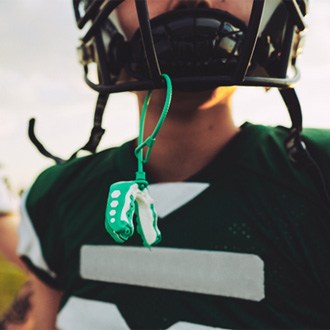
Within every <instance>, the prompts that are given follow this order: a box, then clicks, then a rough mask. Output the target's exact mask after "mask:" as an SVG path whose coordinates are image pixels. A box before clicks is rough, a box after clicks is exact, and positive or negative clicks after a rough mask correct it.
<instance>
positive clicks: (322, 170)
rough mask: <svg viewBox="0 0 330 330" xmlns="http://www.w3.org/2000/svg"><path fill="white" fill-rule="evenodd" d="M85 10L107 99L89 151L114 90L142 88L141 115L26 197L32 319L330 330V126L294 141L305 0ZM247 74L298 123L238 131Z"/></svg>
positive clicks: (114, 325)
mask: <svg viewBox="0 0 330 330" xmlns="http://www.w3.org/2000/svg"><path fill="white" fill-rule="evenodd" d="M74 8H75V14H76V18H77V23H78V26H79V27H80V28H85V29H86V34H85V35H84V36H83V38H82V40H81V46H80V56H81V62H82V64H83V65H84V69H85V80H86V82H87V83H88V84H89V86H91V87H92V88H94V89H95V90H97V91H98V92H99V98H98V103H97V108H96V115H95V127H94V128H93V131H92V135H91V139H90V140H89V142H88V143H87V145H86V146H85V147H84V149H87V150H90V151H95V148H96V145H97V142H98V140H99V138H100V136H101V135H102V132H103V129H102V127H101V117H102V113H103V109H104V104H105V103H106V101H107V98H108V95H109V93H114V92H120V91H135V93H136V95H137V97H138V100H139V104H140V108H141V126H140V134H139V138H138V139H137V140H134V141H130V142H127V143H125V144H124V145H123V146H121V147H118V148H112V149H109V150H104V151H102V152H99V153H94V154H93V155H91V156H87V157H83V158H77V157H73V158H72V159H70V160H69V161H66V162H61V161H60V160H59V159H57V160H58V161H59V162H61V163H60V164H58V165H56V166H54V167H51V168H50V169H48V170H46V171H45V172H44V173H42V174H41V175H40V176H39V178H38V179H37V181H36V182H35V183H34V185H33V186H32V188H31V190H30V191H29V193H28V194H27V195H26V199H25V209H24V211H23V216H24V221H23V222H22V234H21V241H20V247H19V252H20V254H21V256H22V258H23V259H24V260H25V261H26V263H27V264H28V265H29V266H30V268H31V269H32V270H33V271H34V273H35V274H36V277H37V278H38V279H36V280H35V291H34V292H35V301H36V302H35V304H36V310H37V311H38V313H37V316H36V329H53V328H59V329H75V328H79V329H172V330H173V329H214V328H222V329H233V328H253V329H275V328H277V329H284V328H304V329H307V328H310V329H312V328H313V329H315V328H318V329H321V328H324V329H325V328H329V327H330V313H329V312H330V304H329V299H328V295H329V289H330V287H329V283H330V281H329V278H330V264H329V262H328V260H329V257H330V255H329V251H330V249H329V239H328V237H329V234H330V224H329V206H330V203H329V195H328V188H327V186H328V185H329V178H330V173H329V168H330V167H329V162H330V148H329V139H330V132H329V131H328V130H323V131H321V130H312V129H309V130H304V131H303V132H302V134H301V130H302V126H301V125H302V121H301V112H300V107H299V101H298V99H297V96H296V94H295V92H294V89H293V88H292V85H293V84H294V83H295V82H296V81H297V80H298V78H299V72H298V69H297V67H296V62H297V59H298V57H299V54H300V52H301V40H302V35H303V32H304V29H305V23H304V16H305V15H306V10H307V1H295V0H292V1H281V0H278V1H276V0H272V1H263V0H255V1H253V0H230V1H229V0H223V1H220V0H213V1H212V0H209V1H207V0H200V1H198V0H191V1H183V0H181V1H178V0H171V1H170V0H164V1H143V0H137V1H133V0H125V1H87V2H84V1H79V0H75V1H74ZM109 15H110V18H108V17H109ZM114 16H115V17H114ZM149 18H150V20H149ZM88 23H90V25H88ZM93 63H96V65H97V73H98V77H99V80H98V82H96V81H92V80H91V78H90V75H89V71H90V65H91V64H93ZM237 85H242V86H265V87H276V88H279V90H280V92H281V95H282V97H283V99H284V101H285V104H286V106H287V107H288V110H289V113H290V116H291V119H292V128H284V127H277V128H271V127H266V126H261V125H253V124H250V123H246V124H244V125H243V126H241V127H236V126H235V124H234V122H233V119H232V115H231V96H232V93H233V91H234V90H235V86H237ZM172 88H173V93H172ZM147 90H153V92H152V96H151V99H149V97H150V94H149V93H147V92H146V91H147ZM146 111H147V114H146ZM109 187H110V193H109ZM108 193H109V197H108ZM156 214H158V218H157V216H156ZM133 215H135V217H134V216H133ZM157 219H158V223H157ZM143 245H144V246H143Z"/></svg>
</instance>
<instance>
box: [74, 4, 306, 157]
mask: <svg viewBox="0 0 330 330" xmlns="http://www.w3.org/2000/svg"><path fill="white" fill-rule="evenodd" d="M124 1H127V0H73V6H74V13H75V18H76V22H77V26H78V28H79V29H82V30H84V29H85V30H86V31H85V33H84V35H83V36H82V38H81V42H80V45H79V47H78V54H79V59H80V62H81V64H82V65H83V68H84V73H85V74H84V76H85V81H86V83H87V84H88V85H89V86H90V87H91V88H92V89H94V90H96V91H98V92H99V97H98V101H97V104H96V111H95V116H94V127H93V129H92V132H91V136H90V139H89V141H88V142H87V144H86V145H85V146H84V147H83V148H82V149H85V150H89V151H91V152H95V150H96V147H97V145H98V143H99V141H100V139H101V137H102V134H103V132H104V130H103V128H102V127H101V122H102V115H103V111H104V107H105V104H106V102H107V99H108V96H109V94H110V93H117V92H122V91H138V90H152V89H157V88H162V87H164V86H165V85H164V84H165V82H164V80H163V79H162V76H161V75H162V73H166V74H168V75H169V76H170V77H171V80H172V83H173V88H174V89H177V90H186V91H187V90H190V91H191V90H207V89H213V88H216V87H218V86H264V87H267V88H270V87H276V88H279V90H280V93H281V96H282V98H283V100H284V102H285V104H286V106H287V108H288V110H289V114H290V117H291V120H292V128H291V133H290V136H289V138H288V142H287V147H288V150H289V155H290V157H291V158H292V159H293V160H297V159H301V158H302V156H301V151H302V150H303V147H302V145H301V142H300V136H299V133H300V131H301V130H302V114H301V108H300V103H299V100H298V98H297V95H296V93H295V91H294V89H293V88H292V86H293V85H294V83H295V82H297V81H298V79H299V77H300V74H299V70H298V68H297V65H296V63H297V58H298V57H299V54H300V53H301V52H302V48H303V40H304V31H305V29H306V24H305V16H306V14H307V6H308V0H254V1H253V5H252V9H251V13H250V18H249V20H248V23H247V24H245V23H244V22H243V21H241V20H240V19H238V18H237V17H235V16H233V15H231V14H230V13H228V12H225V11H222V10H219V9H214V8H207V6H201V5H200V4H201V3H202V2H203V1H202V0H189V1H188V0H182V2H179V5H178V6H177V7H176V8H174V9H173V10H171V11H168V12H166V13H164V14H161V15H159V16H156V17H154V18H153V19H149V12H148V4H147V1H146V0H135V10H136V12H137V17H138V21H139V28H138V30H137V31H136V32H135V34H134V35H133V37H132V38H130V40H127V39H126V38H125V36H124V34H123V33H122V32H121V29H120V26H119V25H118V22H116V15H115V14H116V8H117V7H118V6H120V5H121V3H123V2H124ZM187 3H189V4H190V5H189V6H188V5H185V4H187ZM194 4H195V5H194ZM92 64H94V67H95V66H96V68H97V70H96V73H97V74H96V77H95V78H96V80H92V79H91V78H90V74H89V72H90V70H89V68H90V66H91V65H92ZM123 77H124V78H123ZM127 77H129V79H127Z"/></svg>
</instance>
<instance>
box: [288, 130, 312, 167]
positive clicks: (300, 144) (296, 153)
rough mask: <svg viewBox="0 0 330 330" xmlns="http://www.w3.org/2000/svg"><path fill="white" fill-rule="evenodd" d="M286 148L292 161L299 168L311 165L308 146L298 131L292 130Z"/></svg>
mask: <svg viewBox="0 0 330 330" xmlns="http://www.w3.org/2000/svg"><path fill="white" fill-rule="evenodd" d="M285 147H286V150H287V152H288V155H289V158H290V160H291V161H292V163H293V164H294V165H295V166H296V167H297V168H303V167H307V166H308V165H309V164H310V163H311V162H310V155H309V153H308V150H307V147H306V144H305V142H304V141H303V140H302V139H301V136H300V133H299V132H298V131H297V130H296V129H292V131H291V134H290V135H289V137H288V138H287V139H286V141H285Z"/></svg>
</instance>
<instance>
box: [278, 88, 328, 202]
mask: <svg viewBox="0 0 330 330" xmlns="http://www.w3.org/2000/svg"><path fill="white" fill-rule="evenodd" d="M279 91H280V94H281V96H282V98H283V100H284V102H285V104H286V106H287V109H288V112H289V115H290V119H291V123H292V126H291V129H290V132H289V136H288V138H287V139H286V140H285V147H286V150H287V152H288V155H289V158H290V160H291V161H292V163H293V164H294V166H295V167H296V168H297V169H298V170H306V171H307V172H308V173H309V174H310V175H311V177H312V178H313V180H314V182H315V183H316V184H317V185H318V188H319V190H320V191H321V192H322V193H323V197H324V199H325V201H326V202H327V203H328V204H330V193H329V188H328V186H327V183H326V180H325V177H324V175H323V173H322V170H321V169H320V167H319V165H318V164H317V162H316V161H315V160H314V159H313V157H312V155H311V154H310V153H309V151H308V149H307V147H306V144H305V143H304V141H303V139H302V137H301V132H302V127H303V125H302V111H301V106H300V102H299V99H298V96H297V94H296V91H295V90H294V88H285V89H279Z"/></svg>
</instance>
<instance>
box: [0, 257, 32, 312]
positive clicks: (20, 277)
mask: <svg viewBox="0 0 330 330" xmlns="http://www.w3.org/2000/svg"><path fill="white" fill-rule="evenodd" d="M25 281H26V275H25V273H24V272H22V271H21V270H20V269H19V268H18V267H16V266H15V265H13V264H12V263H10V262H8V261H6V260H5V259H4V258H3V257H2V256H1V255H0V318H1V316H2V315H3V313H4V312H5V310H6V309H7V308H8V307H9V306H10V304H11V302H12V300H13V298H14V297H15V295H16V294H17V292H18V291H19V289H20V287H21V286H22V284H23V283H24V282H25Z"/></svg>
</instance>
